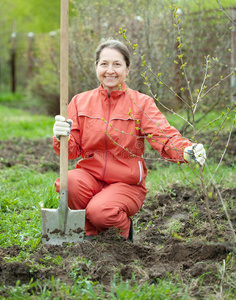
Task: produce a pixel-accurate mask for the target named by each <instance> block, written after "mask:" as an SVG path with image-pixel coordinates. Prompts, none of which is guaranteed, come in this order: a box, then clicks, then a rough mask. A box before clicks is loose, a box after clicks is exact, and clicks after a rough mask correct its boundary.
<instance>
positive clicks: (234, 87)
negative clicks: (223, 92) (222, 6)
mask: <svg viewBox="0 0 236 300" xmlns="http://www.w3.org/2000/svg"><path fill="white" fill-rule="evenodd" d="M232 19H233V20H234V22H236V7H234V8H232ZM231 67H232V68H233V69H236V26H235V25H233V28H232V30H231ZM230 91H231V95H230V96H231V102H232V103H234V102H235V101H236V75H233V76H231V77H230Z"/></svg>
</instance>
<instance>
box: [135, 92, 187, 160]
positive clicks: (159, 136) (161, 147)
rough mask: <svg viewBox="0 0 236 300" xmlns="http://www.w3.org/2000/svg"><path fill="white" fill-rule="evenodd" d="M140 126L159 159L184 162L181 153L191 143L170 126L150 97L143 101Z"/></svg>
mask: <svg viewBox="0 0 236 300" xmlns="http://www.w3.org/2000/svg"><path fill="white" fill-rule="evenodd" d="M141 124H142V129H143V131H144V134H145V135H146V138H147V141H148V142H149V144H150V145H151V146H152V148H154V149H155V150H157V151H158V152H159V154H160V155H161V157H163V158H164V159H167V160H169V161H173V162H181V163H183V162H185V160H184V159H183V151H184V149H185V148H186V147H187V146H190V145H192V143H191V142H190V141H189V140H188V139H186V138H183V137H182V136H181V134H180V133H179V131H178V130H177V129H176V128H174V127H172V126H170V124H169V123H168V121H167V120H166V118H165V116H164V115H163V114H162V113H161V112H160V110H159V109H158V108H157V106H156V104H155V102H154V100H153V99H152V98H150V97H148V99H146V101H145V110H144V113H143V117H142V120H141Z"/></svg>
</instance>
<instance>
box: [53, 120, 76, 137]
mask: <svg viewBox="0 0 236 300" xmlns="http://www.w3.org/2000/svg"><path fill="white" fill-rule="evenodd" d="M72 123H73V122H72V120H70V119H68V120H66V119H65V118H64V117H63V116H60V115H57V116H55V123H54V125H53V134H54V136H55V138H56V139H57V140H58V141H60V136H68V139H69V137H70V130H71V126H72Z"/></svg>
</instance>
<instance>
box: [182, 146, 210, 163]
mask: <svg viewBox="0 0 236 300" xmlns="http://www.w3.org/2000/svg"><path fill="white" fill-rule="evenodd" d="M184 159H185V160H187V162H191V161H194V162H195V163H199V164H200V165H201V166H203V165H204V163H205V161H206V151H205V149H204V147H203V145H202V144H193V145H192V146H188V147H186V148H185V149H184Z"/></svg>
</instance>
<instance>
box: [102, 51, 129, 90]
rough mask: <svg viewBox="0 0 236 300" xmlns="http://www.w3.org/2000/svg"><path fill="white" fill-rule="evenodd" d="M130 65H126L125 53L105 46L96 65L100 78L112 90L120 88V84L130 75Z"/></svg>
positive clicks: (103, 84)
mask: <svg viewBox="0 0 236 300" xmlns="http://www.w3.org/2000/svg"><path fill="white" fill-rule="evenodd" d="M129 69H130V67H127V66H126V62H125V59H124V56H123V54H121V53H120V52H119V51H118V50H116V49H111V48H104V49H103V50H102V51H101V53H100V57H99V60H98V64H97V67H96V71H97V77H98V80H99V81H100V82H101V84H102V86H103V88H104V89H106V90H107V91H108V93H111V91H114V90H119V89H120V87H119V86H120V85H122V83H123V82H124V80H125V78H126V76H128V73H129Z"/></svg>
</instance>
